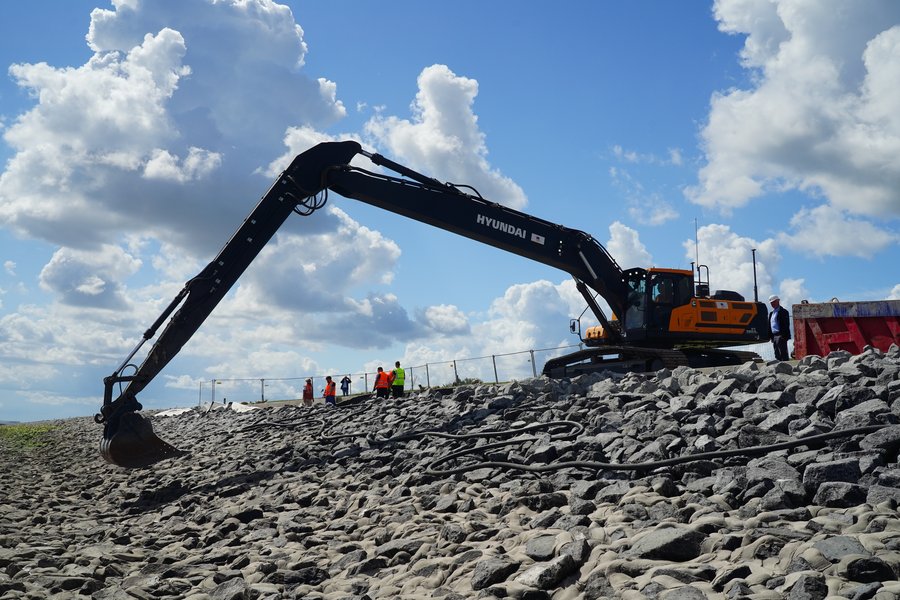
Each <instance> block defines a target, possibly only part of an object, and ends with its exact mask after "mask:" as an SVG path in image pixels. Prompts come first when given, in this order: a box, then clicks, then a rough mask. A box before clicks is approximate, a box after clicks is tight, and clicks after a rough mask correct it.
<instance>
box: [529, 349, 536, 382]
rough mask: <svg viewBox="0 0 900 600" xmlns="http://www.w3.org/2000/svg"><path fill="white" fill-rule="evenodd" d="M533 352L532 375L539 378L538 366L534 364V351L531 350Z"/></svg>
mask: <svg viewBox="0 0 900 600" xmlns="http://www.w3.org/2000/svg"><path fill="white" fill-rule="evenodd" d="M529 352H531V374H532V375H534V376H535V377H537V365H535V364H534V350H529Z"/></svg>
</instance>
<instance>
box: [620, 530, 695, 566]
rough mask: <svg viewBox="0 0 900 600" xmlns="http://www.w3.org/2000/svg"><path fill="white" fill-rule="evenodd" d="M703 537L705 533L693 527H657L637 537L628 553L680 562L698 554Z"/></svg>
mask: <svg viewBox="0 0 900 600" xmlns="http://www.w3.org/2000/svg"><path fill="white" fill-rule="evenodd" d="M705 539H706V536H705V535H703V534H702V533H700V532H698V531H695V530H693V529H687V528H684V527H665V528H659V529H655V530H653V531H650V532H648V533H646V534H644V535H643V536H642V537H640V538H639V539H637V540H636V541H635V542H634V544H632V546H631V551H630V553H631V554H633V555H635V556H639V557H641V558H650V559H656V560H671V561H675V562H682V561H686V560H691V559H692V558H696V557H697V556H699V555H700V554H701V552H702V550H701V547H700V545H701V543H702V542H703V541H704V540H705Z"/></svg>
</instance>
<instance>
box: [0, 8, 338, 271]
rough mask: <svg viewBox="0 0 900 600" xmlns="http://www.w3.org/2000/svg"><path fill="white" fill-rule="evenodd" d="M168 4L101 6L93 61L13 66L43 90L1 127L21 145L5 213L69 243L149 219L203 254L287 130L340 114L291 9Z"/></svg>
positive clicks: (239, 212) (239, 210)
mask: <svg viewBox="0 0 900 600" xmlns="http://www.w3.org/2000/svg"><path fill="white" fill-rule="evenodd" d="M172 8H173V7H172V6H167V5H166V4H165V3H163V4H160V3H152V2H150V3H148V2H141V3H134V4H120V5H116V7H115V10H100V9H97V10H95V11H94V12H93V13H92V15H91V28H90V31H89V33H88V36H87V40H88V43H89V45H90V47H91V49H92V50H93V51H94V54H93V56H92V57H91V59H90V60H89V61H88V62H87V63H86V64H85V65H83V66H80V67H69V68H55V67H52V66H50V65H47V64H46V63H38V64H19V65H13V66H12V67H11V68H10V74H11V75H12V76H13V78H14V79H15V81H16V83H17V84H18V85H19V86H20V87H22V88H24V89H26V90H28V91H29V92H30V93H31V94H32V95H33V96H34V97H35V98H36V99H37V100H38V101H37V104H36V105H35V107H34V108H32V109H31V110H29V111H28V112H26V113H24V114H22V115H20V116H19V117H18V118H17V119H16V120H15V121H14V122H13V123H11V124H10V126H9V127H8V128H7V129H6V130H5V132H4V139H5V140H6V142H7V144H9V146H10V147H11V148H12V149H13V150H14V151H15V154H14V155H13V156H12V158H11V159H10V161H9V163H8V165H7V168H6V170H5V171H4V172H3V173H2V175H0V223H2V224H5V225H6V226H8V227H10V228H12V229H14V230H16V231H18V232H19V233H20V234H22V235H23V236H26V237H31V238H39V239H44V240H47V241H49V242H51V243H55V244H59V245H64V246H73V247H75V246H77V247H88V246H91V245H97V244H100V243H104V242H108V241H110V240H113V239H115V238H116V237H117V236H121V235H128V234H129V233H131V232H136V231H137V232H143V233H146V232H148V230H152V234H153V235H154V236H155V237H157V238H158V239H161V240H164V241H167V242H169V243H174V244H177V245H180V246H181V247H182V248H184V249H185V250H188V251H189V252H191V253H208V252H209V251H210V250H211V249H214V248H215V246H216V245H217V244H219V243H220V241H219V240H220V239H221V237H222V235H224V233H225V232H227V231H228V230H230V229H233V227H234V225H235V224H236V223H239V222H240V221H239V219H240V218H241V217H242V216H243V215H245V214H246V212H247V209H248V207H249V206H251V205H252V200H253V199H254V198H258V197H259V195H260V192H261V190H264V189H265V186H266V181H265V179H263V178H262V177H260V178H259V180H258V181H256V180H254V179H253V178H251V177H248V174H249V173H252V172H253V171H254V170H255V169H257V168H259V167H260V166H262V165H263V164H264V162H267V161H268V160H270V159H271V157H272V154H273V149H274V148H278V147H279V145H280V142H281V138H282V136H283V135H284V133H285V131H286V130H287V129H288V128H289V127H292V126H297V125H298V124H300V123H307V124H315V125H316V126H318V127H320V128H325V127H327V126H329V125H331V124H333V123H335V122H336V121H337V120H338V119H340V118H341V117H343V116H344V115H345V114H346V111H345V109H344V107H343V105H342V104H341V103H340V101H339V100H337V98H336V96H335V94H336V89H335V86H334V84H333V83H332V82H329V81H326V80H323V79H321V78H316V79H313V78H310V77H308V76H306V75H304V74H303V73H302V72H301V71H299V70H298V69H299V67H300V66H301V65H302V64H303V62H304V56H305V54H306V45H305V42H304V40H303V32H302V29H300V27H299V26H298V25H297V24H296V22H295V21H294V19H293V15H292V14H291V11H290V9H289V8H287V7H286V6H283V5H279V4H276V3H274V2H272V1H271V0H251V1H249V2H247V1H243V0H240V1H239V0H226V1H225V2H212V1H210V0H198V1H193V2H185V3H180V4H179V6H178V8H177V10H173V9H172ZM222 40H228V43H225V44H223V43H222ZM198 223H202V224H203V227H198V226H197V224H198Z"/></svg>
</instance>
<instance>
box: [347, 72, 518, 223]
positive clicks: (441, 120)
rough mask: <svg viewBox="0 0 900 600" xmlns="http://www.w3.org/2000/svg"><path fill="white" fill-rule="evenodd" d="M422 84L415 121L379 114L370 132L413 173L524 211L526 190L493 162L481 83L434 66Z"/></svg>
mask: <svg viewBox="0 0 900 600" xmlns="http://www.w3.org/2000/svg"><path fill="white" fill-rule="evenodd" d="M418 84H419V91H418V93H417V94H416V98H415V101H414V102H413V105H412V111H413V117H412V119H400V118H397V117H385V116H382V115H376V116H375V117H373V118H372V119H370V120H369V122H368V123H366V126H365V131H366V133H367V134H368V135H369V136H371V138H372V139H373V140H375V142H376V143H378V144H380V145H382V146H384V147H385V148H386V149H387V150H388V153H389V154H390V155H391V156H395V157H397V159H396V160H397V161H398V162H400V163H402V164H405V165H406V166H408V167H410V168H413V169H416V170H421V171H424V172H425V173H428V174H429V175H430V176H432V177H435V178H437V179H442V180H444V181H449V182H450V183H465V184H467V185H471V186H472V187H474V188H476V189H477V190H478V191H479V192H480V193H481V195H482V196H484V197H485V198H487V199H489V200H491V201H492V202H498V203H500V204H505V205H506V206H509V207H511V208H516V209H521V208H523V207H524V206H525V205H526V204H527V198H526V197H525V193H524V192H523V191H522V188H520V187H519V186H518V185H517V184H516V183H515V182H514V181H512V180H511V179H510V178H509V177H506V176H504V175H503V174H501V173H500V172H499V171H498V170H497V169H494V168H492V167H491V166H490V163H488V160H487V154H488V150H487V145H486V143H485V135H484V133H483V132H482V131H481V130H480V129H479V127H478V118H477V117H476V116H475V113H474V112H473V111H472V106H473V105H474V103H475V96H476V95H477V94H478V82H477V81H475V80H474V79H468V78H466V77H460V76H457V75H456V74H455V73H453V72H452V71H451V70H450V69H449V68H447V67H446V66H445V65H432V66H430V67H427V68H425V69H423V70H422V72H421V73H420V74H419V78H418Z"/></svg>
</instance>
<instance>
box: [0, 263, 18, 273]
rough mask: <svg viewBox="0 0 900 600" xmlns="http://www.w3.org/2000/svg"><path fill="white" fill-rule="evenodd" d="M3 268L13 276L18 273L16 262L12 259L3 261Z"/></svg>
mask: <svg viewBox="0 0 900 600" xmlns="http://www.w3.org/2000/svg"><path fill="white" fill-rule="evenodd" d="M3 269H4V270H5V271H6V272H7V273H8V274H9V275H12V276H15V274H16V263H15V261H12V260H7V261H3Z"/></svg>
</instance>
